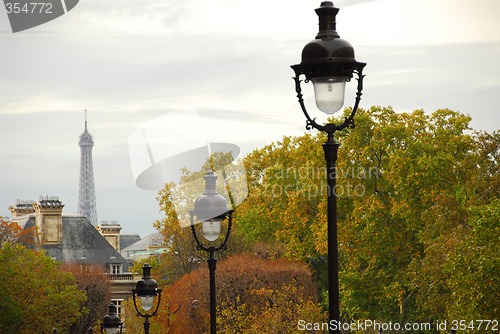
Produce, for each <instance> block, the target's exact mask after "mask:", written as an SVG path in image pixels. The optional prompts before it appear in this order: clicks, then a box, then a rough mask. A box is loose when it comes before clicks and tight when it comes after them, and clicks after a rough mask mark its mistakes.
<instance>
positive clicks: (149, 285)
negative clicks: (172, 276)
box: [132, 263, 161, 334]
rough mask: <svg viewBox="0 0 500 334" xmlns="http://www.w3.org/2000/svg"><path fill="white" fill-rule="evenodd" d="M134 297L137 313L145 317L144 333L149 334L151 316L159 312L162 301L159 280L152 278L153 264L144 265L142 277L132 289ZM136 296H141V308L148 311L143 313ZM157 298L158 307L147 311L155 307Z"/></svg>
mask: <svg viewBox="0 0 500 334" xmlns="http://www.w3.org/2000/svg"><path fill="white" fill-rule="evenodd" d="M156 296H158V299H156ZM132 297H133V300H134V307H135V310H136V312H137V315H138V316H140V317H143V318H144V333H145V334H149V327H150V323H149V318H150V317H153V316H155V315H156V313H157V312H158V308H159V307H160V303H161V289H159V288H158V282H156V281H155V280H154V279H153V278H151V266H150V265H149V264H147V263H146V264H145V265H143V266H142V279H141V280H140V281H138V282H137V283H136V285H135V289H133V290H132ZM136 297H139V299H140V301H141V308H142V309H143V310H144V311H146V312H144V313H143V312H141V311H140V310H139V307H138V306H137V298H136ZM155 299H156V307H155V308H154V311H153V312H152V313H148V312H147V311H149V310H151V309H152V308H153V305H154V301H155Z"/></svg>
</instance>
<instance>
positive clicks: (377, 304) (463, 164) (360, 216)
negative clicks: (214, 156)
mask: <svg viewBox="0 0 500 334" xmlns="http://www.w3.org/2000/svg"><path fill="white" fill-rule="evenodd" d="M349 111H350V110H349V109H348V108H346V113H347V114H349ZM332 121H333V122H338V121H339V119H333V120H332ZM470 121H471V119H470V117H469V116H468V115H464V114H461V113H459V112H455V111H452V110H449V109H440V110H436V111H434V112H432V113H427V112H425V111H423V110H415V111H414V112H411V113H398V112H395V111H394V110H393V109H392V108H391V107H377V106H376V107H371V108H370V109H359V110H358V112H357V115H356V127H355V128H352V129H345V130H343V131H339V132H338V133H336V134H335V137H336V138H335V139H336V140H337V141H338V142H339V144H340V148H339V156H338V161H337V170H336V172H337V188H336V189H334V191H335V193H336V194H337V196H338V242H339V243H338V244H339V280H340V295H341V296H340V297H341V300H340V303H341V305H340V312H341V318H342V319H343V320H344V321H357V320H361V321H362V320H365V319H370V320H377V321H379V322H389V321H392V322H399V323H404V322H429V323H433V322H434V321H435V320H436V319H439V320H451V319H464V320H466V321H470V320H474V319H492V318H495V317H498V314H499V310H500V309H499V304H498V300H499V298H500V296H499V295H498V291H499V285H500V283H499V280H498V272H499V270H500V268H499V265H498V254H499V253H500V248H499V247H500V246H499V245H500V242H499V240H500V229H499V223H498V222H499V221H500V199H499V198H500V132H499V131H495V132H493V133H486V132H474V131H472V129H471V128H470V127H469V123H470ZM325 140H326V137H325V135H324V134H323V133H317V132H310V133H307V134H305V135H302V136H298V137H284V138H283V139H282V140H281V141H279V142H275V143H272V144H269V145H267V146H265V147H263V148H261V149H258V150H255V151H253V152H252V153H250V154H248V155H247V156H246V157H245V158H244V165H245V169H246V179H247V181H248V190H249V191H248V197H247V198H246V200H245V201H244V202H243V203H241V204H240V205H239V206H238V207H237V208H236V210H235V212H234V215H233V217H234V220H233V235H232V237H231V238H232V239H231V240H230V242H233V243H234V244H233V245H230V246H232V247H230V252H231V253H230V254H235V253H236V254H241V253H245V254H249V253H252V252H254V251H255V250H256V249H260V251H259V252H258V253H259V254H267V255H266V256H267V257H269V258H273V257H275V256H276V255H279V256H284V257H285V258H288V259H294V260H299V261H301V263H307V266H305V265H303V264H301V265H297V264H296V262H287V261H286V260H285V259H280V260H278V261H272V260H265V261H264V260H257V259H253V258H251V257H248V256H247V255H245V256H241V257H240V256H234V257H231V258H230V259H228V260H227V262H225V261H221V262H220V266H219V268H218V270H217V287H218V295H217V300H218V313H217V314H218V326H219V329H220V330H221V331H223V332H227V333H266V330H265V329H264V328H265V327H266V326H268V327H267V328H276V332H277V333H278V332H282V333H293V329H290V328H287V327H286V326H289V325H292V324H293V323H295V325H296V322H294V321H293V319H298V318H299V317H300V316H302V315H303V314H307V316H306V317H305V318H304V320H306V321H309V322H313V321H315V320H316V319H318V321H321V319H322V312H321V310H318V309H317V303H316V302H317V299H316V294H315V292H314V293H313V292H312V291H316V290H315V288H310V287H311V285H310V284H309V283H311V284H312V286H315V285H317V286H318V287H319V290H320V293H319V296H320V300H319V303H320V304H321V305H327V303H326V301H327V299H328V293H327V286H328V284H327V268H328V267H327V264H326V258H327V256H326V255H327V244H328V243H327V223H326V222H327V207H326V194H327V184H326V170H325V161H324V155H323V150H322V147H321V145H322V143H324V142H325ZM190 195H191V196H193V194H190ZM158 199H159V203H160V207H161V209H162V210H163V211H164V212H165V213H166V219H164V220H163V221H162V222H161V224H157V225H156V226H157V228H158V229H159V230H162V231H163V232H164V235H165V237H166V239H168V238H169V236H170V237H172V238H171V240H173V246H174V250H175V252H172V254H171V256H172V257H177V258H176V261H170V264H173V266H170V267H169V268H170V270H171V271H172V274H173V275H172V276H171V277H173V278H174V279H173V280H172V281H175V283H174V284H173V285H172V286H171V287H170V288H169V289H168V290H167V291H168V292H167V295H168V296H170V297H171V300H169V301H168V309H167V312H166V314H167V315H168V316H167V319H168V321H165V320H163V323H168V324H169V325H171V326H167V328H170V329H171V332H175V333H203V332H206V330H207V326H208V269H207V268H206V266H205V265H204V263H203V261H202V263H201V264H200V265H202V267H201V268H199V269H197V270H196V271H194V272H192V273H189V274H187V275H185V276H182V275H178V274H177V275H176V273H179V272H181V271H180V270H178V269H183V270H184V269H185V271H184V273H185V272H187V271H190V270H193V269H194V268H196V267H197V266H198V263H197V262H196V261H193V260H196V259H200V258H201V256H200V255H196V251H195V247H194V245H193V242H192V240H191V239H190V237H189V233H188V232H186V231H183V230H182V229H181V228H180V227H178V222H177V221H176V220H175V219H174V218H175V215H176V213H177V212H176V210H174V207H173V206H172V205H171V202H170V199H169V189H168V187H167V188H166V189H164V190H163V191H162V192H160V194H159V198H158ZM183 203H184V204H185V205H186V207H188V206H189V205H191V204H190V203H192V200H190V199H189V198H186V200H185V201H184V202H183ZM176 229H177V230H176ZM182 232H183V233H184V234H183V235H182V237H183V238H176V233H178V235H181V234H180V233H182ZM228 253H229V252H228ZM279 256H278V257H279ZM190 261H191V262H190ZM255 261H257V262H255ZM259 261H264V262H259ZM281 261H283V262H281ZM256 263H258V265H257V264H256ZM290 263H294V265H291V264H290ZM180 264H189V266H187V265H184V266H181V265H180ZM160 265H161V264H160ZM203 267H205V268H203ZM291 267H293V268H295V269H297V270H298V271H297V272H293V271H290V268H291ZM278 268H279V269H278ZM299 268H302V269H303V270H305V271H304V272H302V271H301V270H302V269H300V270H299ZM309 272H311V273H312V275H309ZM299 273H302V274H299ZM305 273H307V275H306V276H307V278H305V276H301V275H305ZM295 275H298V276H300V278H297V279H296V278H295ZM181 276H182V277H181ZM311 277H314V280H313V279H312V278H311ZM177 279H178V280H177ZM285 296H293V297H292V298H290V299H289V300H290V302H291V303H293V305H287V306H286V307H281V305H286V300H288V299H287V298H288V297H285ZM311 303H312V304H311ZM285 310H286V311H285ZM282 311H283V312H282ZM200 319H201V320H200ZM280 326H284V327H280Z"/></svg>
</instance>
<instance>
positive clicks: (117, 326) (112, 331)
mask: <svg viewBox="0 0 500 334" xmlns="http://www.w3.org/2000/svg"><path fill="white" fill-rule="evenodd" d="M122 327H123V322H122V321H121V319H120V317H119V316H118V314H116V305H115V304H113V303H111V304H109V306H108V314H106V315H105V316H104V318H103V319H102V322H101V334H104V333H105V334H117V333H121V332H122ZM91 330H92V331H91ZM91 332H92V333H93V332H94V330H93V329H92V328H89V333H91Z"/></svg>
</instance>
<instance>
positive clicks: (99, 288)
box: [61, 263, 111, 334]
mask: <svg viewBox="0 0 500 334" xmlns="http://www.w3.org/2000/svg"><path fill="white" fill-rule="evenodd" d="M61 269H62V270H63V271H65V272H70V273H72V274H73V275H74V277H75V279H76V282H77V285H78V289H79V290H80V291H83V292H84V293H85V295H86V297H87V298H86V299H85V300H84V301H82V302H81V303H80V313H81V316H80V319H79V320H78V321H76V322H75V324H73V326H71V333H74V334H84V333H87V330H88V328H89V327H92V326H94V325H96V324H97V323H98V321H99V320H101V319H102V317H103V315H104V314H107V311H108V304H109V301H110V299H111V288H110V282H109V279H108V277H107V275H106V273H105V271H104V268H103V267H102V266H97V265H92V264H80V263H68V264H64V265H63V266H62V268H61Z"/></svg>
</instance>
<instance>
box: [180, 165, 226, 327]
mask: <svg viewBox="0 0 500 334" xmlns="http://www.w3.org/2000/svg"><path fill="white" fill-rule="evenodd" d="M203 178H204V179H205V192H204V193H203V195H201V196H200V197H198V198H197V199H196V200H195V202H194V209H193V210H190V211H189V215H190V218H191V231H192V232H193V237H194V240H195V241H196V244H197V248H198V250H203V251H205V252H208V254H209V258H208V260H207V262H208V269H209V271H210V334H215V333H217V328H216V326H217V321H216V312H215V310H216V300H215V269H216V265H217V260H216V259H215V255H214V254H215V252H217V251H219V250H221V249H225V248H226V243H227V240H228V239H229V234H230V233H231V219H232V218H231V217H232V213H233V211H232V210H229V209H228V208H227V201H226V199H225V198H224V197H223V196H221V195H219V193H218V192H217V189H216V181H217V176H216V175H215V173H214V172H208V173H207V174H206V175H205V176H204V177H203ZM195 217H196V218H197V219H198V220H199V221H201V223H202V229H203V236H204V237H205V239H206V240H207V241H209V244H208V246H206V245H204V244H203V243H202V242H200V239H199V238H198V235H197V234H196V228H195V224H194V223H195ZM225 219H228V226H227V231H226V236H225V237H224V240H222V242H221V243H220V244H219V245H218V246H216V245H214V242H215V241H216V240H217V239H219V237H220V234H221V223H222V221H223V220H225Z"/></svg>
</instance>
